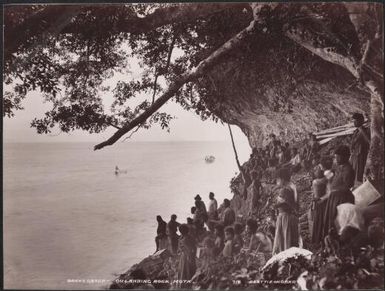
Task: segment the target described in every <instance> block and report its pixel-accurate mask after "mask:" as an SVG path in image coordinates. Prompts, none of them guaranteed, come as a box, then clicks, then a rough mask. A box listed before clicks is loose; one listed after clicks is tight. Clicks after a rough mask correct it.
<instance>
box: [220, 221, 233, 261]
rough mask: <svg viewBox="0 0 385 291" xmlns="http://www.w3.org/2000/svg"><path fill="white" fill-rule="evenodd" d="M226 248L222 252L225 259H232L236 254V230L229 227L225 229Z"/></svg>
mask: <svg viewBox="0 0 385 291" xmlns="http://www.w3.org/2000/svg"><path fill="white" fill-rule="evenodd" d="M225 240H226V242H225V246H224V248H223V251H222V255H223V256H224V257H232V256H233V254H234V249H233V247H234V228H232V227H231V226H228V227H226V228H225Z"/></svg>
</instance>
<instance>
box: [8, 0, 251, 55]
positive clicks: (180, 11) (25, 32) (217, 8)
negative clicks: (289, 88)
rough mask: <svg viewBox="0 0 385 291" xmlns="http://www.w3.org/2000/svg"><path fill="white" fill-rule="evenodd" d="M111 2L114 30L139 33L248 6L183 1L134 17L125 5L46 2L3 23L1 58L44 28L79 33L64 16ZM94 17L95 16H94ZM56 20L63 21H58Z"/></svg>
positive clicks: (40, 32)
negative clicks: (21, 17)
mask: <svg viewBox="0 0 385 291" xmlns="http://www.w3.org/2000/svg"><path fill="white" fill-rule="evenodd" d="M111 6H113V7H114V8H115V9H116V15H121V19H118V20H117V22H116V25H114V28H113V29H114V32H115V33H120V32H127V33H143V32H147V31H151V30H154V29H156V28H158V27H161V26H164V25H167V24H171V23H178V22H179V23H188V22H191V21H194V20H196V19H197V18H204V17H208V16H209V15H212V14H214V13H218V12H221V11H223V10H225V9H231V8H239V9H243V8H245V7H249V6H248V4H247V3H194V4H192V3H185V4H178V5H172V6H171V5H170V6H167V7H162V8H158V9H157V10H155V11H154V12H153V13H151V14H149V15H147V16H145V17H138V16H137V15H135V14H134V12H133V11H132V9H130V8H127V7H126V5H114V4H108V5H97V4H94V5H92V6H90V5H78V4H76V5H47V6H46V7H45V8H43V9H41V11H39V12H37V13H35V14H34V15H32V16H30V17H28V18H27V19H26V20H25V21H24V22H22V23H21V24H20V25H17V26H14V27H13V26H11V27H10V26H9V25H8V26H5V27H4V44H5V45H4V56H5V59H8V58H9V57H11V55H12V54H13V53H15V52H16V51H17V49H18V48H19V47H20V45H22V44H26V43H27V42H28V41H30V40H32V41H30V44H29V46H32V45H34V43H35V41H34V40H33V39H35V38H39V37H41V35H43V32H45V34H48V33H50V34H58V33H78V34H81V33H82V29H81V28H82V26H84V24H83V23H81V22H80V21H78V22H76V20H75V21H74V22H72V23H70V21H67V20H68V19H69V20H71V19H72V18H73V17H75V16H77V15H78V14H79V13H80V12H83V11H85V10H86V9H89V10H91V11H92V9H93V8H94V9H100V8H104V7H106V8H108V9H109V11H110V12H109V13H111V14H114V12H113V11H111ZM12 9H13V10H15V9H17V6H9V7H6V13H5V15H4V17H12V16H11V13H10V12H12ZM123 9H125V10H126V11H127V13H126V14H123V15H122V13H121V12H122V10H123ZM118 12H119V13H118ZM66 15H67V16H66ZM63 17H65V19H63ZM95 21H98V20H97V19H96V20H95ZM60 22H61V23H63V24H65V25H64V26H63V25H61V24H60ZM89 25H90V23H87V26H89Z"/></svg>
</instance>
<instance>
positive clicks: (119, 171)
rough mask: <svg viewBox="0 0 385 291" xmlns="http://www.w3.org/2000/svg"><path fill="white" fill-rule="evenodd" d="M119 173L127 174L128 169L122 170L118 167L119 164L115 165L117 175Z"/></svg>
mask: <svg viewBox="0 0 385 291" xmlns="http://www.w3.org/2000/svg"><path fill="white" fill-rule="evenodd" d="M119 174H127V170H121V169H119V168H118V166H116V167H115V175H119Z"/></svg>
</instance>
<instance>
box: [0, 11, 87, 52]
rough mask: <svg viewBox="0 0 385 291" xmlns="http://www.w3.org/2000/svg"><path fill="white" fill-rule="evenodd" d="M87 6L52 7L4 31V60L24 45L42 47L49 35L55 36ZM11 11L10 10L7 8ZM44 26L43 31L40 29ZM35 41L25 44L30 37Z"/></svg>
mask: <svg viewBox="0 0 385 291" xmlns="http://www.w3.org/2000/svg"><path fill="white" fill-rule="evenodd" d="M86 7H88V6H81V5H52V6H47V7H46V8H45V9H43V10H42V11H40V12H37V13H35V14H34V15H33V16H31V17H29V18H28V19H27V20H25V21H24V22H23V23H21V24H20V25H18V26H17V27H14V28H9V27H5V29H4V59H5V60H7V59H9V58H10V57H11V55H12V54H13V53H15V52H16V51H17V50H18V48H19V47H20V46H21V45H22V44H24V46H25V47H33V46H39V45H40V46H42V45H44V44H45V42H46V39H47V37H48V36H49V35H51V36H55V35H57V34H59V33H60V32H61V31H62V30H63V29H64V27H66V26H67V25H68V24H69V23H70V22H71V20H72V19H73V18H74V17H76V16H77V15H78V14H79V13H80V12H81V11H82V10H83V9H85V8H86ZM8 9H12V8H8ZM42 25H44V27H45V28H44V29H42ZM32 36H34V37H37V40H35V41H32V42H27V40H28V39H29V38H30V37H32Z"/></svg>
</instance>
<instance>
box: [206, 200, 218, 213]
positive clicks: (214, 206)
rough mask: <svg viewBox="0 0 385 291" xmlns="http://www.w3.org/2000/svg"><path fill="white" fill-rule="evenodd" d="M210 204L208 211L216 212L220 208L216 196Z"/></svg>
mask: <svg viewBox="0 0 385 291" xmlns="http://www.w3.org/2000/svg"><path fill="white" fill-rule="evenodd" d="M208 206H209V207H208V213H214V212H215V211H217V210H218V203H217V200H216V199H215V198H213V199H212V200H211V199H210V201H209V205H208Z"/></svg>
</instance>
